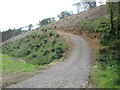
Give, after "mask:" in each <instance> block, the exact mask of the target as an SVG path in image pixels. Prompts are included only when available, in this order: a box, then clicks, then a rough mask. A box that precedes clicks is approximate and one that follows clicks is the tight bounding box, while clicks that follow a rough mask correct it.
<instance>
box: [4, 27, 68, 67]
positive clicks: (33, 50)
mask: <svg viewBox="0 0 120 90" xmlns="http://www.w3.org/2000/svg"><path fill="white" fill-rule="evenodd" d="M41 31H43V33H42V34H39V33H36V32H33V33H32V34H31V35H28V36H26V37H24V38H22V39H21V40H18V41H15V42H8V43H6V44H4V45H3V46H2V52H3V53H4V54H7V55H10V56H14V57H18V58H22V59H25V60H26V62H27V63H30V64H34V65H44V64H48V63H50V62H52V61H54V60H57V59H60V58H61V57H62V53H63V52H64V51H65V50H66V49H67V45H66V44H65V42H64V41H63V40H62V39H61V38H60V36H59V35H58V34H57V33H55V32H53V31H51V30H47V29H42V30H41Z"/></svg>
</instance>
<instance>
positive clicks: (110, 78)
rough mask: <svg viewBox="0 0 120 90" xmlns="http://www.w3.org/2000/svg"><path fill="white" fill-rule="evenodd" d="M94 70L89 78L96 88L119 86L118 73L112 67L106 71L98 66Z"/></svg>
mask: <svg viewBox="0 0 120 90" xmlns="http://www.w3.org/2000/svg"><path fill="white" fill-rule="evenodd" d="M94 71H95V72H93V73H92V74H91V78H90V81H91V82H92V84H93V85H94V86H97V87H98V88H120V80H119V77H118V73H116V72H115V71H114V69H113V68H112V67H110V68H109V69H107V70H106V71H105V70H102V69H100V67H98V68H96V69H95V70H94Z"/></svg>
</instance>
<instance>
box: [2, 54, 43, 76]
mask: <svg viewBox="0 0 120 90" xmlns="http://www.w3.org/2000/svg"><path fill="white" fill-rule="evenodd" d="M0 56H1V57H0V58H2V59H0V62H2V64H1V65H0V69H2V73H3V74H9V73H19V72H33V71H35V70H36V68H38V67H40V68H44V67H45V65H44V66H40V65H39V66H38V65H32V64H25V63H23V62H20V61H18V60H15V59H14V60H13V58H11V57H10V56H7V55H5V54H0Z"/></svg>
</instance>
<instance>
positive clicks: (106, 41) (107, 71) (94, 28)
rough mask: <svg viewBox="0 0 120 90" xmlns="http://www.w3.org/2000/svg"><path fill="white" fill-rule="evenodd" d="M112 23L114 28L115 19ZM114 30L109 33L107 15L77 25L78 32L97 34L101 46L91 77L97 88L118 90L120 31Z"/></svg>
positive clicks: (119, 82) (119, 80) (119, 79)
mask: <svg viewBox="0 0 120 90" xmlns="http://www.w3.org/2000/svg"><path fill="white" fill-rule="evenodd" d="M113 22H114V23H113V25H114V27H116V25H117V19H116V17H114V19H113ZM116 29H117V28H115V29H114V31H112V33H111V29H110V20H109V15H104V16H101V17H99V18H97V19H94V20H84V21H80V22H79V24H78V31H79V32H82V31H83V30H88V31H89V32H90V33H92V32H96V33H99V38H100V44H101V46H100V50H99V52H98V57H97V61H98V62H99V63H100V65H99V67H98V68H97V70H96V72H94V73H92V75H91V81H92V83H94V85H97V86H98V87H99V88H120V87H119V86H120V78H119V76H120V71H119V70H120V61H119V60H120V30H116Z"/></svg>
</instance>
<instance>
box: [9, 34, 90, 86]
mask: <svg viewBox="0 0 120 90" xmlns="http://www.w3.org/2000/svg"><path fill="white" fill-rule="evenodd" d="M59 34H60V35H63V36H68V37H69V40H70V41H71V43H72V44H73V49H72V51H71V52H70V55H69V57H67V58H66V59H65V60H64V61H63V62H60V63H59V64H56V65H54V66H52V67H51V68H49V69H46V70H44V71H43V72H41V73H39V74H37V75H35V76H34V77H32V78H30V79H28V80H25V81H22V82H21V83H18V84H14V85H11V86H8V87H7V88H83V87H87V85H88V82H89V74H90V69H91V66H92V57H91V54H92V50H91V48H90V46H89V44H88V42H87V41H86V40H85V39H84V38H82V37H80V36H76V35H73V34H68V33H63V32H59Z"/></svg>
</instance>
